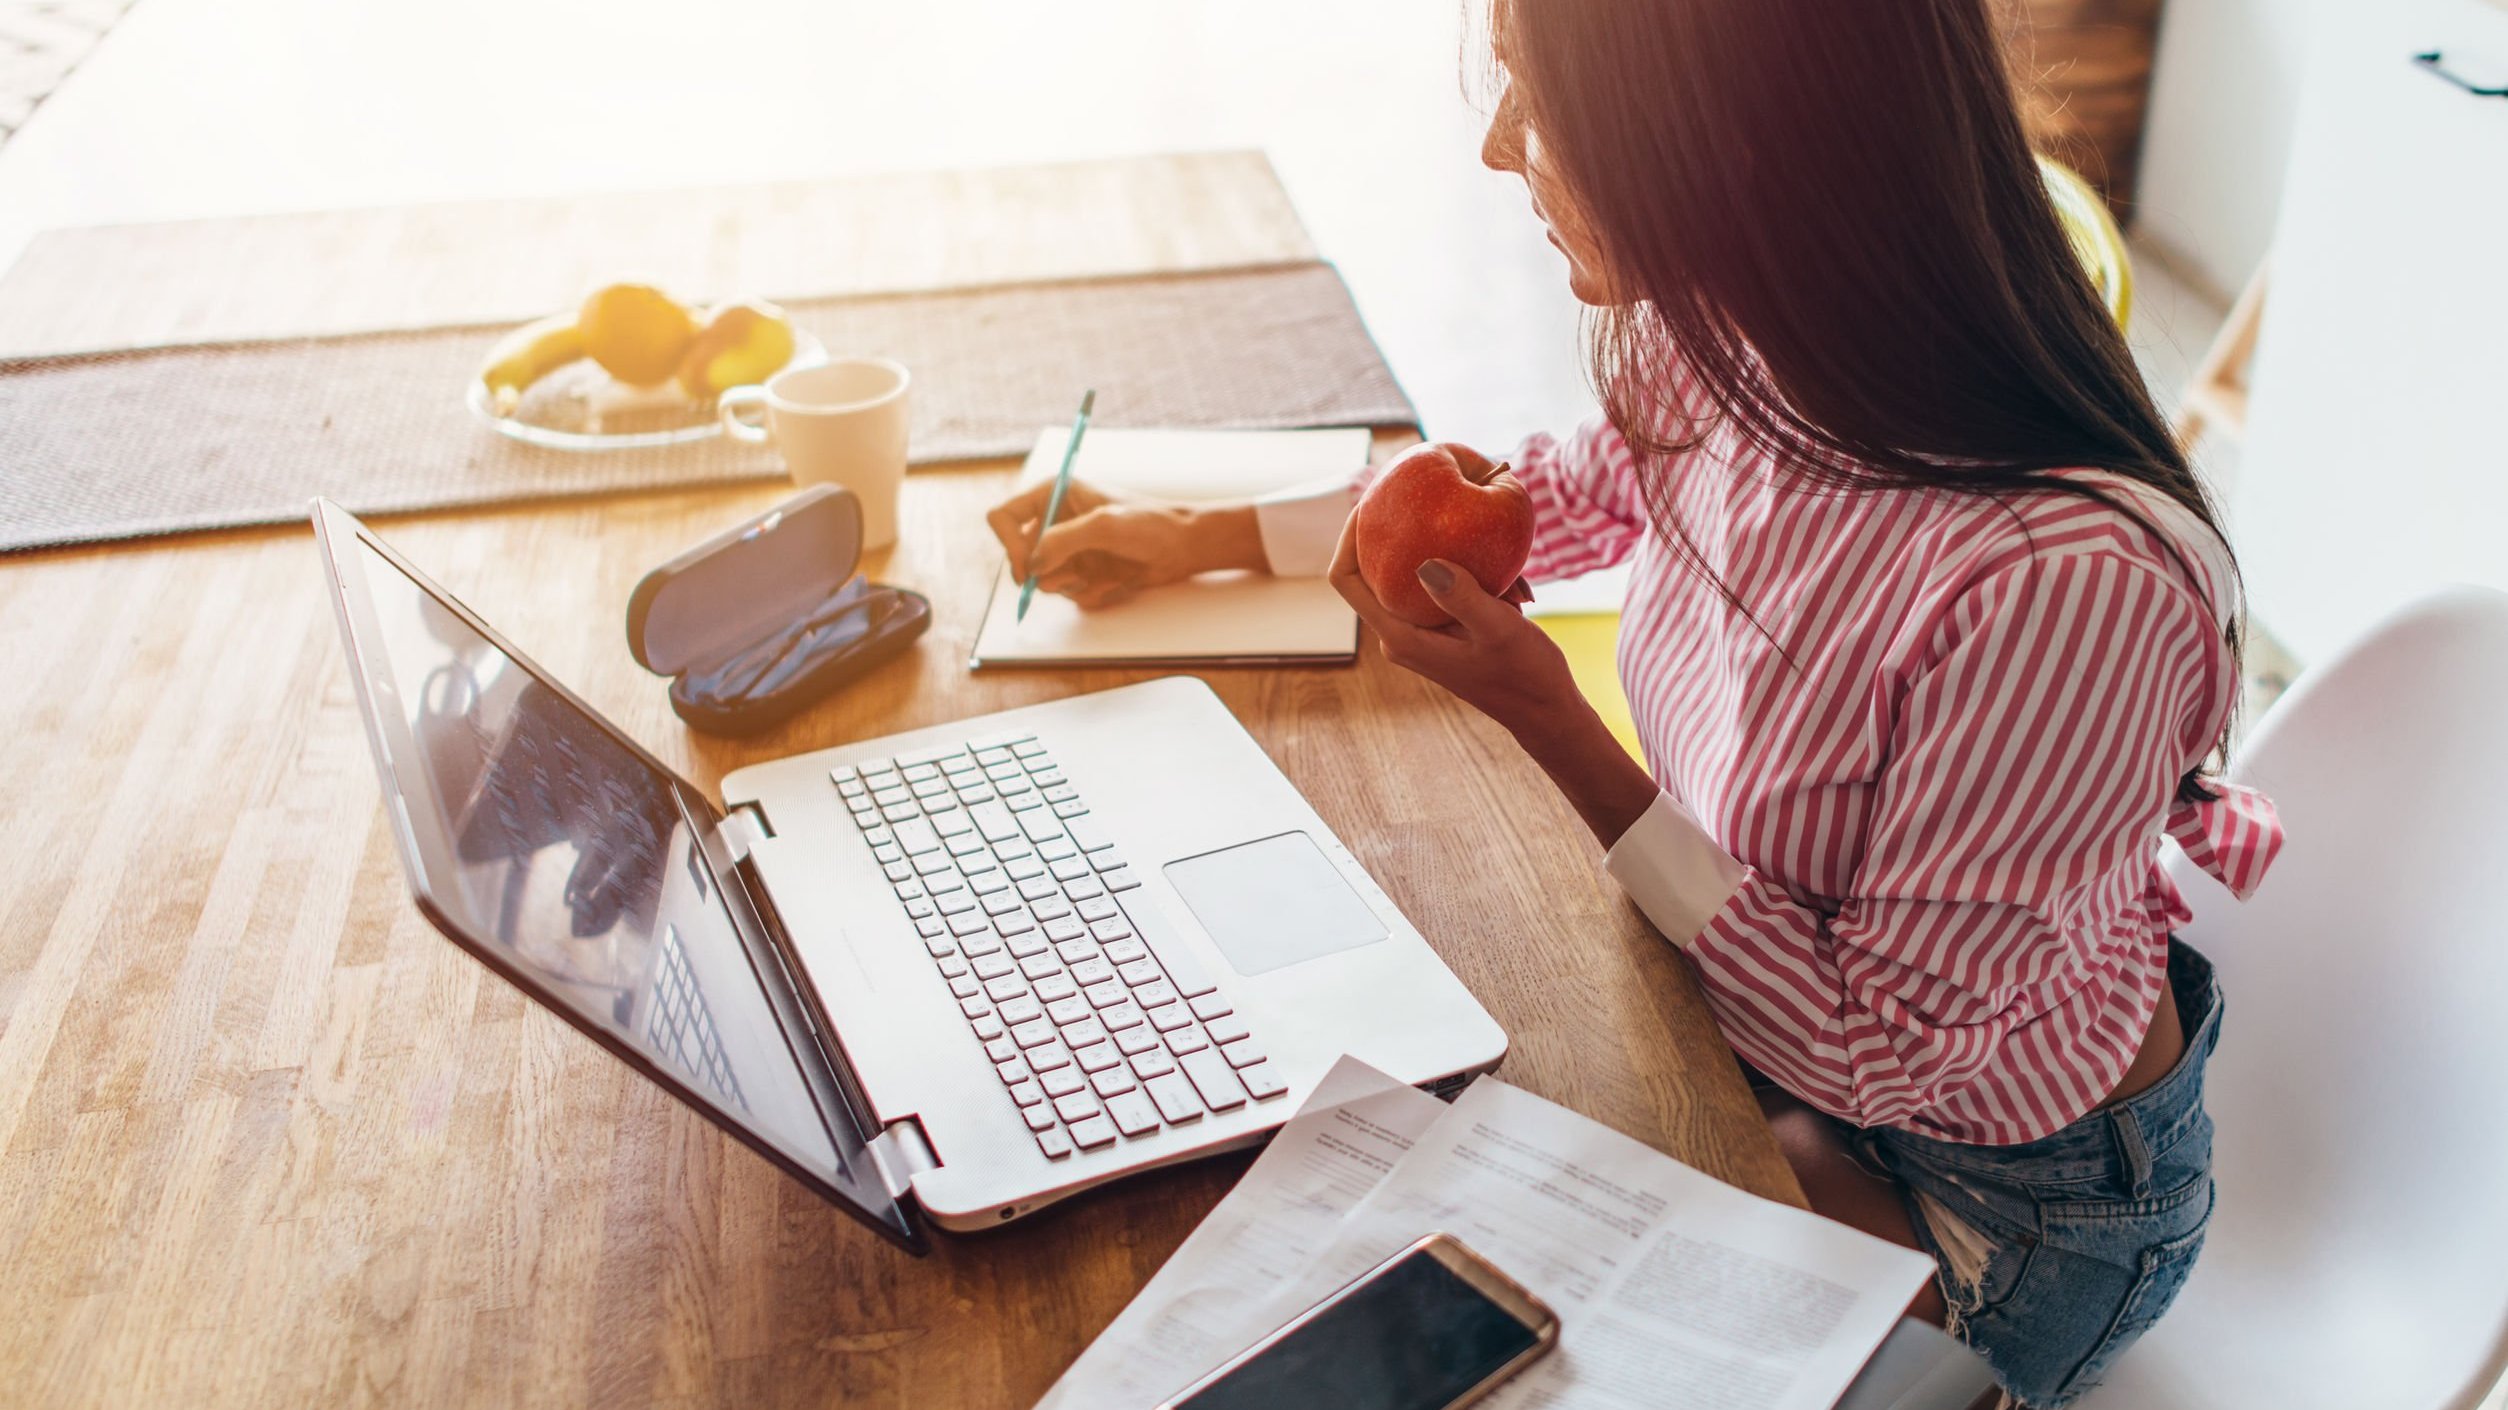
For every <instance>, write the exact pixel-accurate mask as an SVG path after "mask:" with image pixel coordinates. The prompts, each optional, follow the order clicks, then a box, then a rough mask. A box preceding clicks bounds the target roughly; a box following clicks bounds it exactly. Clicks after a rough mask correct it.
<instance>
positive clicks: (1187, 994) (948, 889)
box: [830, 735, 1288, 1160]
mask: <svg viewBox="0 0 2508 1410" xmlns="http://www.w3.org/2000/svg"><path fill="white" fill-rule="evenodd" d="M830 781H831V783H832V784H833V785H834V786H835V788H836V789H837V792H838V795H839V798H840V801H842V802H843V803H844V804H845V805H846V807H847V808H848V810H849V811H851V812H852V813H853V815H854V818H855V821H856V822H858V823H860V824H861V829H862V831H861V836H862V842H863V845H864V846H865V847H869V848H871V849H872V855H873V858H874V859H875V861H876V862H877V863H878V864H879V865H880V866H881V867H883V868H884V869H885V870H886V872H887V875H888V879H889V880H890V882H892V883H893V884H894V887H895V890H896V892H897V900H898V904H899V905H901V906H904V907H905V908H906V912H907V914H908V915H909V916H912V917H914V918H915V920H916V926H917V933H918V935H919V936H921V937H922V939H923V942H924V944H925V946H926V948H928V949H929V950H930V951H931V955H932V960H933V964H934V966H935V969H936V976H935V977H936V978H938V979H940V980H941V981H943V982H947V983H950V984H952V985H953V986H955V987H953V989H952V993H953V995H955V997H957V998H958V999H959V1000H960V1001H961V1002H960V1005H959V1007H960V1011H961V1012H962V1013H963V1014H964V1015H965V1017H966V1020H967V1023H968V1026H969V1029H970V1032H971V1034H972V1036H973V1037H975V1038H976V1040H977V1041H978V1042H980V1043H982V1044H984V1045H985V1047H986V1056H987V1058H988V1059H989V1060H991V1061H992V1062H993V1063H994V1064H995V1066H996V1068H997V1070H998V1073H999V1075H1000V1077H1001V1080H1002V1084H1003V1087H1004V1089H1005V1091H1006V1092H1007V1094H1008V1095H1009V1097H1010V1100H1011V1103H1012V1106H1013V1108H1014V1109H1015V1110H1017V1111H1018V1112H1019V1113H1020V1116H1021V1117H1022V1119H1023V1120H1024V1121H1025V1122H1026V1124H1027V1126H1028V1129H1029V1130H1030V1131H1032V1132H1033V1133H1034V1134H1035V1136H1036V1143H1037V1149H1038V1150H1039V1151H1041V1152H1043V1154H1044V1155H1045V1157H1046V1158H1047V1159H1049V1160H1067V1159H1071V1158H1073V1156H1074V1154H1075V1152H1084V1151H1099V1150H1104V1149H1107V1148H1108V1147H1110V1146H1114V1145H1116V1144H1117V1143H1118V1138H1120V1139H1121V1140H1124V1141H1130V1140H1138V1139H1143V1138H1146V1137H1149V1136H1153V1135H1155V1134H1156V1133H1157V1132H1159V1131H1160V1130H1162V1129H1164V1128H1165V1127H1168V1126H1178V1125H1183V1124H1186V1123H1189V1122H1195V1121H1199V1120H1201V1119H1202V1117H1203V1116H1204V1115H1205V1114H1206V1113H1209V1112H1214V1111H1217V1112H1224V1111H1233V1110H1236V1109H1238V1108H1240V1107H1243V1106H1245V1105H1247V1104H1248V1103H1249V1102H1265V1101H1270V1100H1273V1099H1274V1098H1277V1097H1280V1096H1282V1095H1284V1094H1285V1093H1286V1092H1287V1090H1288V1087H1287V1084H1286V1083H1285V1082H1283V1081H1282V1080H1281V1079H1280V1078H1279V1077H1278V1076H1277V1075H1276V1074H1274V1073H1273V1071H1272V1068H1271V1064H1270V1063H1269V1062H1268V1061H1266V1060H1265V1057H1264V1054H1263V1051H1262V1049H1261V1047H1260V1046H1259V1043H1258V1041H1257V1040H1256V1039H1254V1038H1253V1037H1252V1036H1251V1035H1250V1031H1249V1026H1248V1024H1247V1022H1246V1020H1245V1018H1244V1017H1243V1015H1241V1014H1238V1013H1237V1012H1235V1006H1234V1005H1233V1004H1232V1003H1231V1002H1230V1001H1229V1000H1228V998H1227V996H1226V994H1225V993H1224V992H1222V991H1221V990H1220V989H1219V986H1218V985H1217V984H1216V983H1215V982H1213V981H1212V980H1211V978H1210V976H1209V974H1208V973H1207V972H1206V971H1205V970H1204V969H1203V967H1202V966H1201V964H1200V963H1199V962H1198V961H1197V960H1195V959H1194V957H1193V956H1192V954H1191V952H1190V951H1187V950H1186V949H1185V948H1184V946H1183V944H1182V942H1181V939H1180V938H1179V937H1178V936H1177V935H1176V933H1175V931H1174V930H1173V928H1172V927H1170V926H1169V925H1168V923H1167V918H1166V916H1165V915H1164V914H1162V913H1161V912H1160V911H1159V909H1158V907H1157V904H1156V903H1155V902H1140V901H1137V900H1135V899H1133V898H1132V893H1133V892H1134V891H1135V890H1136V888H1138V887H1139V885H1140V882H1139V880H1138V879H1137V878H1136V877H1135V876H1134V874H1133V871H1132V868H1131V867H1130V866H1129V865H1128V859H1127V858H1126V857H1125V856H1124V855H1123V851H1122V849H1121V848H1120V847H1119V846H1117V845H1116V842H1115V839H1114V837H1113V835H1112V834H1111V833H1109V832H1108V831H1107V829H1106V827H1105V825H1104V824H1102V823H1100V822H1099V821H1098V820H1097V818H1096V817H1094V816H1093V815H1091V814H1090V812H1089V810H1088V801H1087V798H1086V796H1085V795H1084V794H1083V793H1082V792H1081V788H1080V785H1079V784H1078V783H1074V782H1073V781H1072V780H1071V779H1069V778H1068V777H1067V776H1065V774H1064V773H1063V771H1062V769H1061V767H1060V766H1059V765H1058V764H1056V763H1055V761H1054V758H1053V755H1052V753H1051V751H1049V750H1048V749H1047V748H1046V746H1045V745H1044V744H1043V743H1042V742H1041V741H1039V740H1037V739H1036V738H1034V737H1033V736H1029V735H1019V736H1015V737H1011V738H1007V739H993V740H979V741H975V742H973V743H970V744H964V745H954V746H949V747H945V748H939V749H925V750H918V751H916V752H914V753H912V754H909V755H906V756H904V757H902V758H897V759H870V760H864V761H863V762H861V763H860V764H858V765H848V766H844V767H839V768H837V769H835V770H833V771H832V772H831V774H830ZM979 985H980V986H981V987H980V988H978V987H977V986H979Z"/></svg>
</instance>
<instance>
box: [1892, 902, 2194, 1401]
mask: <svg viewBox="0 0 2508 1410" xmlns="http://www.w3.org/2000/svg"><path fill="white" fill-rule="evenodd" d="M2168 980H2169V987H2170V988H2171V989H2172V990H2173V991H2175V994H2176V999H2177V1012H2178V1015H2179V1018H2180V1020H2181V1022H2182V1023H2183V1024H2184V1027H2185V1032H2186V1050H2185V1053H2184V1054H2183V1055H2182V1056H2180V1057H2179V1058H2178V1059H2177V1065H2176V1066H2175V1067H2172V1068H2170V1069H2169V1072H2168V1075H2167V1076H2165V1077H2163V1078H2161V1079H2160V1080H2159V1081H2158V1082H2156V1083H2154V1084H2152V1085H2151V1086H2150V1087H2148V1088H2146V1089H2144V1090H2143V1091H2141V1092H2139V1093H2137V1094H2135V1095H2134V1096H2133V1097H2132V1098H2131V1099H2129V1100H2126V1101H2123V1102H2119V1103H2117V1104H2115V1105H2113V1106H2108V1107H2102V1108H2100V1109H2098V1110H2096V1111H2093V1112H2091V1113H2090V1114H2089V1115H2087V1116H2084V1117H2082V1118H2081V1119H2080V1120H2078V1121H2075V1122H2074V1123H2073V1124H2072V1125H2070V1126H2067V1127H2065V1128H2064V1129H2063V1130H2061V1131H2058V1132H2056V1133H2055V1134H2053V1135H2051V1136H2046V1137H2043V1138H2041V1139H2039V1140H2035V1141H2029V1142H2025V1143H2023V1144H2020V1145H2016V1146H1970V1145H1959V1144H1955V1143H1952V1142H1949V1141H1937V1140H1932V1139H1930V1138H1927V1137H1924V1136H1919V1135H1915V1134H1913V1133H1911V1132H1907V1131H1900V1130H1895V1129H1891V1128H1887V1127H1873V1128H1869V1129H1857V1128H1854V1127H1846V1128H1845V1134H1846V1136H1847V1137H1848V1141H1849V1146H1850V1148H1852V1149H1854V1150H1855V1151H1856V1152H1857V1154H1858V1156H1859V1157H1860V1158H1861V1159H1863V1160H1864V1161H1866V1162H1867V1163H1869V1164H1871V1165H1873V1166H1875V1167H1877V1168H1879V1169H1881V1170H1884V1171H1887V1172H1888V1173H1889V1174H1890V1175H1891V1176H1893V1177H1894V1178H1896V1179H1897V1180H1898V1181H1899V1183H1900V1184H1901V1185H1903V1186H1904V1187H1905V1198H1906V1201H1907V1212H1908V1216H1909V1218H1910V1219H1912V1220H1913V1221H1914V1223H1915V1226H1916V1237H1917V1238H1918V1239H1920V1240H1922V1241H1923V1243H1924V1246H1925V1249H1926V1251H1927V1252H1929V1253H1931V1254H1932V1255H1933V1257H1934V1261H1935V1262H1936V1263H1937V1264H1939V1265H1940V1267H1941V1281H1942V1291H1943V1296H1944V1299H1945V1301H1946V1302H1947V1303H1948V1304H1949V1307H1950V1330H1951V1332H1952V1333H1953V1334H1954V1335H1956V1336H1958V1337H1959V1338H1960V1339H1961V1340H1962V1341H1964V1342H1966V1343H1967V1344H1968V1345H1969V1346H1970V1347H1971V1348H1973V1349H1974V1350H1976V1351H1977V1352H1978V1353H1979V1354H1980V1355H1982V1356H1984V1357H1985V1359H1986V1362H1987V1364H1988V1365H1989V1366H1991V1367H1992V1368H1993V1371H1994V1376H1995V1379H1996V1380H1997V1381H1999V1382H2000V1383H2001V1384H2002V1386H2003V1389H2004V1392H2005V1393H2006V1394H2007V1395H2008V1396H2010V1397H2012V1398H2014V1399H2016V1400H2018V1401H2019V1403H2020V1404H2022V1405H2024V1406H2028V1407H2031V1410H2056V1407H2060V1406H2063V1405H2065V1404H2067V1403H2069V1402H2070V1401H2071V1400H2072V1399H2073V1398H2074V1397H2076V1396H2078V1395H2080V1394H2081V1393H2082V1392H2083V1391H2085V1390H2087V1389H2089V1388H2090V1386H2091V1385H2093V1384H2094V1383H2096V1382H2097V1380H2098V1379H2099V1377H2100V1375H2101V1374H2102V1373H2104V1372H2105V1371H2106V1370H2107V1368H2108V1366H2109V1365H2110V1364H2112V1363H2113V1362H2114V1361H2115V1360H2116V1358H2117V1356H2118V1355H2119V1354H2121V1353H2122V1352H2123V1351H2124V1350H2125V1348H2126V1347H2128V1346H2131V1345H2132V1344H2133V1342H2134V1339H2135V1338H2136V1337H2139V1336H2141V1335H2142V1333H2143V1332H2144V1331H2145V1330H2146V1329H2148V1328H2149V1327H2150V1326H2151V1324H2152V1323H2154V1322H2157V1321H2158V1320H2159V1319H2160V1314H2161V1313H2163V1312H2165V1311H2167V1310H2168V1305H2169V1303H2170V1302H2171V1301H2172V1300H2174V1299H2175V1298H2176V1296H2177V1290H2178V1289H2179V1288H2181V1287H2183V1286H2184V1285H2185V1282H2186V1275H2187V1274H2188V1273H2189V1272H2191V1271H2193V1269H2194V1261H2195V1255H2196V1254H2198V1253H2200V1252H2201V1251H2202V1249H2203V1231H2204V1226H2205V1225H2206V1224H2208V1223H2209V1222H2210V1221H2211V1218H2212V1118H2211V1117H2209V1116H2207V1115H2206V1114H2205V1113H2204V1110H2203V1069H2204V1065H2205V1063H2206V1062H2207V1061H2209V1059H2210V1058H2211V1056H2212V1049H2213V1047H2214V1045H2215V1044H2217V1043H2218V1042H2219V1041H2220V1033H2221V991H2220V984H2219V982H2218V980H2217V979H2216V978H2215V977H2214V975H2213V973H2212V962H2211V961H2209V960H2207V959H2205V958H2204V957H2203V956H2201V955H2200V954H2197V953H2196V952H2195V951H2194V950H2193V949H2192V948H2191V947H2189V946H2187V945H2186V944H2184V943H2183V942H2182V941H2179V940H2177V939H2176V938H2174V937H2171V938H2170V940H2169V942H2168Z"/></svg>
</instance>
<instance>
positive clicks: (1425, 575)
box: [1419, 558, 1454, 592]
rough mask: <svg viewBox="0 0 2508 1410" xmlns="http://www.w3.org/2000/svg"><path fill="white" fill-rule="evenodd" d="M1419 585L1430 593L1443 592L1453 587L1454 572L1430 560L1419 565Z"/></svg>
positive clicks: (1434, 560)
mask: <svg viewBox="0 0 2508 1410" xmlns="http://www.w3.org/2000/svg"><path fill="white" fill-rule="evenodd" d="M1419 583H1420V586H1421V587H1424V588H1426V589H1428V590H1429V591H1430V592H1444V591H1445V590H1446V589H1447V588H1450V587H1452V586H1454V570H1453V569H1452V568H1449V567H1447V566H1446V565H1445V564H1443V563H1440V562H1438V561H1437V560H1436V559H1434V558H1431V559H1429V560H1428V561H1427V562H1425V563H1422V564H1421V565H1419Z"/></svg>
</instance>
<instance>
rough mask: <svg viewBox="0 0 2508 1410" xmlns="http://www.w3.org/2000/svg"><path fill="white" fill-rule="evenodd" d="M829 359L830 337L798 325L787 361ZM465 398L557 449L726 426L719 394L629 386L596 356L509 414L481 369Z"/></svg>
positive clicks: (653, 439)
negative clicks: (718, 411) (701, 396)
mask: <svg viewBox="0 0 2508 1410" xmlns="http://www.w3.org/2000/svg"><path fill="white" fill-rule="evenodd" d="M825 361H827V348H826V346H825V345H824V344H822V343H820V342H819V340H818V339H816V338H813V337H811V336H810V335H809V334H807V333H795V334H794V335H793V352H792V357H791V358H790V359H789V360H788V361H786V362H785V363H784V367H816V366H818V365H819V364H820V363H822V362H825ZM782 370H784V369H783V368H781V367H779V368H777V369H776V371H778V372H780V371H782ZM463 400H464V401H465V403H467V404H468V406H469V407H470V409H471V411H472V413H473V414H475V415H476V416H478V418H479V419H480V420H482V421H485V422H487V423H488V424H489V425H490V426H493V427H495V428H496V430H497V432H498V433H499V434H501V435H505V436H510V437H512V438H513V439H515V440H518V441H521V442H522V443H523V444H525V445H535V446H545V447H547V448H548V449H550V450H637V449H641V448H644V447H648V446H675V445H685V444H687V443H688V442H691V441H702V440H709V439H712V438H713V437H715V436H719V435H721V434H723V427H722V423H721V422H720V421H718V420H716V419H715V415H714V399H713V398H711V397H708V398H707V399H705V400H704V401H691V400H689V399H688V398H687V397H685V396H682V395H681V394H680V391H679V384H678V383H676V382H665V383H663V384H662V385H661V386H658V387H630V386H628V385H627V384H626V383H624V382H621V381H619V380H618V379H617V378H615V377H612V376H611V375H610V374H608V373H607V372H604V371H602V370H601V366H600V364H599V363H596V362H594V361H593V360H592V359H590V358H583V359H580V360H578V361H575V362H570V363H568V364H566V365H565V366H564V367H561V368H558V369H557V370H556V371H554V372H551V373H550V374H549V375H548V376H546V377H543V378H541V379H540V380H539V381H538V382H535V383H533V384H532V386H531V390H529V391H528V392H525V393H524V394H523V398H522V402H521V404H520V405H518V406H516V407H515V408H514V411H513V414H512V415H509V416H499V415H497V413H496V408H495V407H494V406H493V405H492V404H490V402H489V401H488V385H487V383H485V382H482V381H480V380H479V379H478V378H476V377H473V378H471V379H470V390H469V391H468V392H467V393H465V394H464V397H463Z"/></svg>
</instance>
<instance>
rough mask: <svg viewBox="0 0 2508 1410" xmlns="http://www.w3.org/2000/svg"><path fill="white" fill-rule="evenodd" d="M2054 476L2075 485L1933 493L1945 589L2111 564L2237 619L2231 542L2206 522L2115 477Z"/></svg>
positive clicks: (1932, 545)
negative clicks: (2073, 565) (2089, 563)
mask: <svg viewBox="0 0 2508 1410" xmlns="http://www.w3.org/2000/svg"><path fill="white" fill-rule="evenodd" d="M2053 478H2056V479H2060V480H2063V481H2066V482H2069V484H2068V485H2058V484H2049V485H2045V486H2042V487H2034V488H2030V489H2026V490H2021V491H2018V492H2015V493H2011V494H2005V495H1997V496H1985V495H1976V494H1963V493H1959V492H1956V491H1941V492H1936V493H1934V494H1933V495H1932V496H1931V497H1930V498H1931V501H1932V502H1931V504H1930V506H1929V508H1930V509H1931V513H1930V514H1928V516H1927V518H1928V524H1927V528H1926V534H1925V537H1926V538H1927V540H1928V541H1929V542H1928V543H1927V545H1926V547H1927V549H1928V550H1929V551H1928V552H1927V554H1926V555H1925V556H1926V558H1927V560H1928V563H1929V566H1930V570H1931V572H1930V576H1932V577H1933V578H1934V580H1935V582H1936V585H1937V587H1940V588H1945V589H1949V590H1952V591H1958V592H1964V591H1974V590H1983V589H1984V588H1985V586H1986V585H1987V584H1989V583H1992V582H1996V581H2002V580H2006V579H2008V578H2009V577H2010V576H2011V575H2013V574H2015V573H2019V572H2022V571H2024V570H2028V569H2032V568H2040V569H2042V568H2046V567H2050V566H2054V565H2057V564H2063V563H2070V562H2075V561H2080V560H2099V559H2105V560H2109V561H2112V562H2115V563H2117V564H2120V565H2121V566H2124V567H2127V568H2129V569H2134V570H2140V571H2142V572H2146V573H2149V574H2151V575H2153V576H2155V577H2157V578H2159V579H2161V580H2162V581H2163V583H2165V584H2167V585H2168V586H2170V587H2171V588H2172V589H2173V590H2176V591H2182V592H2185V593H2188V594H2190V595H2192V596H2193V597H2194V598H2196V599H2197V600H2199V601H2200V602H2202V603H2203V604H2204V605H2205V607H2206V608H2208V609H2209V611H2210V613H2211V615H2212V616H2213V618H2214V619H2215V620H2218V621H2222V622H2227V621H2229V620H2230V619H2231V618H2232V616H2233V615H2234V614H2235V613H2236V611H2237V607H2238V596H2237V594H2238V588H2237V582H2238V576H2237V572H2236V569H2235V567H2234V564H2233V561H2232V559H2231V556H2230V551H2229V545H2228V544H2227V543H2226V542H2224V541H2223V540H2222V538H2221V536H2220V534H2219V533H2218V532H2217V531H2215V530H2214V529H2213V527H2212V526H2211V525H2210V524H2209V523H2208V522H2206V521H2205V519H2204V518H2203V516H2201V515H2200V514H2198V513H2196V512H2195V511H2194V510H2193V509H2192V508H2190V507H2188V506H2187V505H2186V504H2184V503H2183V502H2181V501H2179V500H2178V499H2176V498H2175V497H2174V496H2172V495H2170V494H2168V493H2167V492H2165V491H2163V490H2161V489H2160V488H2159V487H2157V486H2155V485H2151V484H2147V483H2145V482H2142V481H2139V480H2135V479H2132V478H2130V477H2128V476H2125V475H2120V474H2117V473H2115V472H2113V471H2108V470H2091V469H2081V470H2063V471H2057V472H2054V475H2053ZM2072 486H2077V487H2078V488H2074V487H2072Z"/></svg>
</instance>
